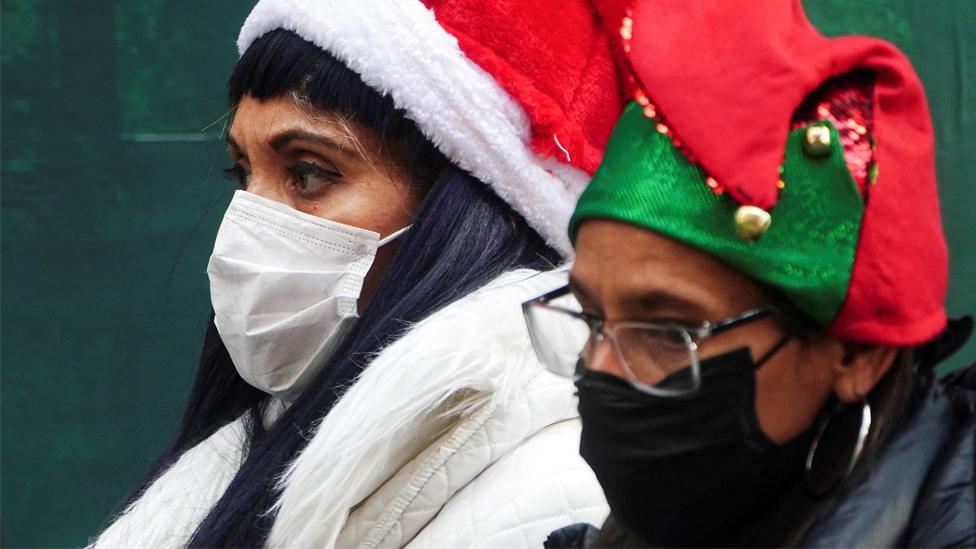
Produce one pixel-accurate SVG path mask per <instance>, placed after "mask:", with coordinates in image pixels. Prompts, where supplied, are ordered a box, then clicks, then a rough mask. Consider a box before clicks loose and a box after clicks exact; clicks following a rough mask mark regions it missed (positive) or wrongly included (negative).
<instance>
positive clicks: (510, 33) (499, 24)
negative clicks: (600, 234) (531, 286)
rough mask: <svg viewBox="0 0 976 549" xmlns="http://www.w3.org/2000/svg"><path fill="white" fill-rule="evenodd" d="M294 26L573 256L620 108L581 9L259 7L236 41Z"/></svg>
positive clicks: (294, 1)
mask: <svg viewBox="0 0 976 549" xmlns="http://www.w3.org/2000/svg"><path fill="white" fill-rule="evenodd" d="M275 29H285V30H289V31H292V32H294V33H296V34H297V35H298V36H300V37H302V38H304V39H305V40H308V41H309V42H312V43H314V44H316V45H317V46H319V47H320V48H322V49H323V50H326V51H328V52H329V53H330V54H332V55H333V56H334V57H336V58H337V59H339V60H340V61H342V62H343V63H345V64H346V65H347V66H348V67H349V68H350V69H352V70H354V71H356V72H357V73H358V74H359V75H360V76H361V77H362V79H363V81H364V82H365V83H366V84H367V85H368V86H370V87H372V88H373V89H375V90H377V91H379V92H381V93H384V94H388V95H389V96H390V97H392V99H393V101H394V103H395V105H396V106H397V107H398V108H401V109H403V110H405V111H406V113H407V116H408V118H410V119H411V120H413V121H414V122H415V123H416V124H417V126H418V127H419V128H420V130H421V131H422V132H423V133H424V134H425V135H426V136H427V137H428V138H429V139H430V140H431V141H432V142H433V143H434V144H435V145H437V147H438V148H439V149H440V150H441V151H442V152H443V153H444V154H446V155H447V156H448V157H449V158H450V159H451V160H452V161H453V162H454V163H455V164H457V165H458V166H459V167H461V168H462V169H464V170H466V171H468V172H469V173H471V174H472V175H474V176H475V177H477V178H478V179H480V180H481V181H483V182H485V183H487V184H488V185H489V186H490V187H491V188H492V189H493V190H494V192H495V193H496V194H497V195H498V196H499V197H501V198H502V199H503V200H505V201H506V202H508V203H509V204H510V205H511V206H512V207H513V208H514V209H515V211H517V212H519V213H520V214H521V215H522V216H524V217H525V219H526V220H527V221H528V223H529V225H530V226H532V227H533V228H534V229H535V230H537V231H538V232H539V233H540V234H541V235H542V236H543V238H544V239H545V240H546V241H547V242H548V243H549V245H551V246H552V247H554V248H555V249H557V250H559V251H560V252H562V253H563V254H564V255H569V254H571V251H572V248H571V246H570V244H569V241H568V239H567V238H566V234H565V227H566V224H567V222H568V220H569V215H570V213H571V212H572V210H573V206H574V205H575V203H576V198H577V197H578V196H579V193H580V192H582V190H583V188H584V187H585V186H586V183H587V182H588V181H589V176H590V174H592V173H593V171H595V170H596V167H597V166H598V164H599V162H600V159H601V157H602V152H603V147H604V145H605V143H606V139H607V137H608V136H609V135H610V131H611V129H612V128H613V124H614V122H615V121H616V118H617V116H618V115H619V113H620V109H621V102H620V95H619V92H618V85H617V79H616V77H615V73H614V67H613V60H612V59H613V57H612V54H611V52H610V46H609V43H608V40H607V37H606V34H605V33H604V32H602V30H601V27H600V25H599V22H598V21H597V16H596V13H595V12H594V10H593V8H592V7H591V6H590V4H589V3H588V2H587V1H585V0H573V1H567V0H542V1H534V2H519V1H514V0H513V1H501V2H482V1H479V0H460V1H447V0H424V1H423V2H421V1H418V0H338V1H324V0H261V1H260V2H258V4H257V6H255V8H254V10H253V11H252V12H251V14H250V16H248V18H247V20H246V21H245V22H244V26H243V28H242V29H241V33H240V37H239V38H238V42H237V45H238V49H239V51H240V52H241V54H242V55H243V53H244V51H245V50H247V48H248V46H250V45H251V44H252V43H253V42H254V41H255V40H256V39H258V38H259V37H261V36H262V35H264V34H266V33H268V32H270V31H272V30H275Z"/></svg>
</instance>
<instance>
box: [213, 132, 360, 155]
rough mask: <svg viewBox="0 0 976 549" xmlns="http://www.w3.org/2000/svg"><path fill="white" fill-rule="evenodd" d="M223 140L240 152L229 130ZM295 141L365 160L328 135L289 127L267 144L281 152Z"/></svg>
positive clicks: (356, 152) (229, 146)
mask: <svg viewBox="0 0 976 549" xmlns="http://www.w3.org/2000/svg"><path fill="white" fill-rule="evenodd" d="M225 140H226V142H227V147H228V148H230V149H232V150H234V151H236V152H238V153H241V152H242V149H241V147H240V145H238V144H237V141H235V140H234V138H233V137H232V136H231V135H230V132H228V133H227V135H226V137H225ZM295 141H305V142H309V143H314V144H316V145H320V146H323V147H328V148H330V149H332V150H334V151H336V152H338V153H339V154H342V155H344V156H347V157H352V158H355V159H358V160H365V159H364V158H363V157H362V155H361V154H359V152H358V151H356V150H354V149H350V148H348V147H345V146H343V144H342V143H340V142H338V141H336V140H335V139H332V138H331V137H329V136H326V135H323V134H320V133H313V132H310V131H307V130H301V129H290V130H285V131H282V132H279V133H278V134H276V135H275V136H274V137H272V138H271V141H269V143H268V144H269V145H270V146H271V148H272V149H273V150H274V151H275V152H281V149H283V148H285V147H287V146H288V145H290V144H291V143H293V142H295Z"/></svg>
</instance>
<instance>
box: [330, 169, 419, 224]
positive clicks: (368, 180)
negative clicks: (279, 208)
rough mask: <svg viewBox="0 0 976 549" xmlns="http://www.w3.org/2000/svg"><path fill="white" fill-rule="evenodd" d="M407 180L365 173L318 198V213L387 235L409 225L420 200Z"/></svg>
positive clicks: (340, 221)
mask: <svg viewBox="0 0 976 549" xmlns="http://www.w3.org/2000/svg"><path fill="white" fill-rule="evenodd" d="M414 194H415V193H414V192H413V191H412V189H411V188H410V186H409V184H408V183H407V182H406V181H405V180H400V179H391V178H386V177H381V176H378V175H376V174H368V175H366V174H364V175H362V176H360V177H356V178H350V179H349V180H348V181H344V182H342V183H339V184H338V185H336V186H335V187H334V188H333V189H332V190H331V192H329V193H328V194H327V195H325V196H323V197H322V198H321V199H319V200H317V201H315V204H314V205H311V207H312V208H314V215H318V216H320V217H324V218H327V219H331V220H334V221H338V222H339V223H344V224H347V225H352V226H354V227H361V228H363V229H369V230H371V231H375V232H378V233H380V234H381V235H383V236H386V235H388V234H389V233H391V232H393V231H396V230H398V229H400V228H402V227H404V226H406V225H408V224H410V220H411V219H412V218H413V215H414V214H415V213H416V210H417V207H418V203H419V201H418V200H417V199H416V198H415V197H414Z"/></svg>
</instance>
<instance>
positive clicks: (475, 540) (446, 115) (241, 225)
mask: <svg viewBox="0 0 976 549" xmlns="http://www.w3.org/2000/svg"><path fill="white" fill-rule="evenodd" d="M557 8H558V9H557ZM556 37H559V38H560V39H562V40H566V41H567V43H565V44H563V45H562V46H561V47H560V48H559V49H558V50H557V49H555V48H553V47H551V46H550V44H553V43H555V42H554V40H555V38H556ZM238 45H239V48H240V51H241V53H242V56H241V58H240V60H239V62H238V64H237V66H236V67H235V69H234V72H233V74H232V75H231V78H230V85H229V89H230V102H231V104H232V105H235V106H236V114H235V117H234V120H233V124H232V125H231V127H230V129H229V131H228V135H227V142H228V150H229V153H230V156H231V161H232V163H233V166H232V167H231V168H229V169H228V171H227V173H228V175H229V176H230V177H231V178H232V179H233V180H234V181H235V182H237V183H238V184H239V185H240V190H238V191H237V192H236V193H235V195H234V198H233V200H232V201H231V205H230V207H229V208H228V211H227V214H226V215H225V218H224V222H223V224H222V225H221V228H220V231H219V233H218V236H217V241H216V243H215V247H214V253H213V255H212V257H211V260H210V265H209V268H208V273H209V276H210V282H211V295H212V299H213V305H214V317H213V322H212V323H211V325H210V328H209V330H208V333H207V337H206V341H205V346H204V350H203V355H202V358H201V363H200V369H199V372H198V375H197V379H196V383H195V386H194V389H193V393H192V395H191V397H190V402H189V404H188V407H187V410H186V412H185V415H184V419H183V425H182V428H181V430H180V433H179V434H178V436H177V439H176V441H175V442H174V443H173V444H172V445H171V447H170V448H169V449H168V450H167V451H166V453H165V454H164V455H163V456H162V458H161V460H160V461H159V463H158V464H157V465H156V467H155V468H154V469H153V470H152V471H151V472H150V473H149V475H147V477H146V479H145V480H144V481H143V482H142V483H141V484H140V485H139V486H138V487H137V488H136V489H135V490H134V492H133V494H132V495H131V496H130V498H129V500H128V504H127V506H126V509H125V510H124V512H123V513H122V514H121V516H120V517H119V518H118V519H117V520H116V521H115V523H114V524H112V525H111V526H110V527H108V528H107V529H106V530H105V531H104V532H103V533H102V534H101V535H100V537H99V538H98V539H97V540H96V541H95V542H94V545H95V546H96V547H117V546H124V547H132V546H146V547H168V546H184V545H189V546H194V547H224V546H232V547H251V546H261V545H266V544H267V545H273V546H297V547H313V546H314V547H332V546H341V547H350V546H356V547H375V546H382V547H392V546H405V545H411V546H416V547H426V546H457V545H463V546H501V545H504V546H507V547H522V546H524V547H529V546H537V545H538V544H540V543H541V542H542V540H543V539H544V538H545V536H546V534H547V533H548V531H550V530H552V529H553V528H555V527H556V526H558V525H559V524H561V523H562V524H565V523H566V522H567V519H572V520H571V521H574V520H594V519H596V520H599V519H600V518H602V516H604V515H605V513H606V508H605V502H604V500H603V498H602V495H601V494H600V490H599V487H598V485H597V484H596V482H595V479H594V478H593V477H592V473H591V472H590V471H589V470H587V468H586V467H585V464H583V463H582V462H581V461H580V460H579V459H578V456H574V453H575V451H574V449H575V446H576V445H577V441H578V438H577V437H578V429H579V427H578V420H577V419H576V412H575V409H574V405H573V391H572V386H571V385H569V384H567V383H566V382H564V381H562V380H559V379H558V378H555V377H552V376H550V375H549V374H548V373H546V372H545V369H544V368H543V367H542V365H541V364H539V363H538V362H537V361H536V360H535V357H534V354H533V353H532V350H531V345H530V342H529V340H528V337H527V334H526V333H525V330H524V326H523V325H522V323H521V322H520V321H519V316H518V315H519V314H520V312H519V308H518V304H519V303H521V301H524V299H526V298H528V297H530V296H531V295H534V294H535V293H537V292H539V291H542V290H544V289H545V288H547V287H549V288H551V287H554V286H555V285H557V284H558V282H557V281H558V279H559V274H558V273H548V274H541V275H540V274H539V272H540V271H545V270H549V269H551V268H552V267H553V266H554V265H556V264H558V263H559V262H561V261H562V254H564V253H566V251H567V250H568V249H569V245H568V241H565V240H564V237H563V236H562V235H561V234H560V233H561V232H562V231H561V230H560V229H559V228H558V227H559V224H560V223H564V222H565V220H566V219H568V216H569V213H570V212H571V204H572V203H573V201H574V200H575V196H576V194H578V191H579V190H581V189H582V187H583V185H585V182H586V180H587V179H588V175H587V170H589V171H592V170H593V169H594V168H595V167H596V164H597V163H598V162H599V158H600V156H601V152H602V146H603V143H604V141H605V139H606V137H607V136H608V135H609V131H610V128H611V126H612V123H613V120H614V118H615V117H616V116H617V114H618V112H617V111H618V109H619V92H618V91H617V88H616V85H615V82H616V78H615V75H614V69H613V63H612V59H611V53H610V51H609V46H608V44H607V42H606V38H605V37H604V35H603V34H602V33H601V32H600V30H599V28H598V27H597V24H596V17H595V15H594V14H593V12H592V10H591V8H590V7H589V6H588V5H587V4H586V3H585V2H569V3H567V2H544V3H536V4H534V5H533V7H532V8H531V9H528V8H518V7H516V6H495V5H482V4H481V3H479V2H467V3H465V2H429V3H427V5H423V4H420V3H419V2H402V1H398V2H386V1H383V0H357V1H356V2H329V3H325V2H312V1H307V2H296V1H294V0H264V1H262V2H260V3H259V4H258V5H257V6H256V7H255V8H254V10H253V12H252V13H251V15H250V16H249V17H248V19H247V21H246V22H245V24H244V27H243V29H242V31H241V35H240V39H239V43H238ZM564 276H565V274H563V277H564ZM553 465H555V466H557V469H556V470H552V469H550V468H551V467H552V466H553ZM553 493H562V494H565V499H564V500H563V501H561V502H559V503H553V501H552V499H551V496H552V494H553Z"/></svg>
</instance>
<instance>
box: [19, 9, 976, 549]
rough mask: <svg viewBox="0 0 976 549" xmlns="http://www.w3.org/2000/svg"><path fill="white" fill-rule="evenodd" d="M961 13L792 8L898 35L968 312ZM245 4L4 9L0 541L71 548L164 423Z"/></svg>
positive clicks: (212, 207)
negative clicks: (918, 92)
mask: <svg viewBox="0 0 976 549" xmlns="http://www.w3.org/2000/svg"><path fill="white" fill-rule="evenodd" d="M974 6H976V3H974V2H972V1H971V0H940V1H936V0H924V1H923V0H917V1H907V0H903V1H898V0H853V1H852V0H830V1H810V2H808V10H809V11H810V16H811V18H812V19H813V20H814V22H815V23H816V24H818V25H819V26H820V27H821V28H822V29H823V30H825V31H826V32H828V33H830V34H839V33H851V32H860V33H866V34H873V35H876V36H881V37H884V38H887V39H889V40H892V41H894V42H896V43H898V44H899V45H900V46H901V47H902V48H903V49H904V50H905V51H906V52H907V53H908V54H909V55H910V56H911V57H912V59H913V61H914V62H915V63H916V66H917V68H918V71H919V73H920V74H921V77H922V79H923V80H924V81H925V83H926V88H927V90H928V94H929V100H930V104H931V108H932V114H933V117H934V118H935V122H936V130H937V140H938V144H939V157H938V164H939V173H940V179H941V185H942V187H941V192H942V197H943V208H944V212H945V227H946V231H947V235H948V238H949V245H950V249H951V252H952V254H953V255H952V279H951V282H950V291H949V309H950V312H951V313H954V314H960V313H964V312H972V311H973V310H976V288H974V287H973V281H974V280H976V238H974V234H976V221H974V217H973V209H974V206H976V200H974V198H973V191H972V190H971V189H972V181H971V180H970V179H968V178H966V177H965V176H966V172H965V169H966V165H965V164H964V162H966V161H967V160H969V161H972V159H974V158H976V137H974V135H976V66H974V63H973V57H974V56H976V13H974V12H976V8H974ZM249 9H250V2H242V1H240V0H236V1H232V0H205V1H192V2H191V1H187V0H185V1H174V0H171V1H162V0H130V1H128V2H119V1H111V0H98V1H91V2H89V1H82V0H34V1H29V0H19V1H17V0H4V1H3V5H2V19H0V22H2V29H0V37H2V47H0V52H2V74H0V79H2V80H0V86H2V111H0V122H2V150H0V155H2V162H0V168H2V171H0V178H2V181H0V184H2V197H0V202H2V218H0V236H2V260H0V261H2V298H0V299H2V342H0V352H2V357H0V360H2V372H0V373H2V379H0V383H2V386H0V389H2V395H0V396H2V502H0V504H2V513H3V514H2V519H3V522H2V536H3V544H4V545H5V546H70V545H81V544H84V543H85V542H86V540H87V539H88V536H89V535H91V534H93V533H95V532H96V531H97V530H98V528H99V525H100V524H101V523H102V521H103V520H104V519H105V517H106V516H107V514H108V513H109V511H110V510H111V509H112V508H113V506H115V505H116V504H117V502H118V501H119V499H120V498H121V497H122V496H123V494H124V493H125V492H126V490H127V489H128V488H129V486H130V485H131V484H132V483H133V482H134V481H135V479H136V478H137V477H138V476H139V475H140V473H141V472H142V471H144V470H145V468H146V467H147V466H148V465H149V463H150V462H151V460H152V459H153V457H154V456H155V455H156V454H157V453H158V452H159V451H160V450H161V449H162V448H163V446H164V445H165V444H166V442H167V440H168V439H169V437H170V436H171V435H172V433H173V429H174V427H175V425H176V421H177V419H178V416H179V413H180V410H181V408H182V405H183V402H184V399H185V398H186V394H187V391H188V389H189V387H190V383H191V380H192V376H193V371H194V369H195V363H196V356H197V352H198V348H199V346H200V343H201V340H202V333H203V328H204V324H205V318H206V314H207V311H208V308H209V304H208V303H209V298H208V294H207V288H206V273H205V267H206V261H207V257H208V254H209V251H210V246H211V243H212V239H213V236H214V234H215V232H216V228H217V225H218V223H219V221H220V216H221V214H222V212H223V209H224V207H225V205H226V203H227V201H228V199H229V196H230V192H231V186H230V184H229V183H227V182H225V181H223V180H222V179H221V177H220V169H221V168H223V167H225V165H226V164H227V160H226V158H225V153H224V152H223V147H222V145H221V143H220V137H221V131H222V127H223V120H224V116H225V114H226V111H227V108H226V105H225V102H224V79H225V77H226V76H227V74H228V73H229V70H230V68H231V66H232V64H233V62H234V60H235V58H236V52H235V48H234V41H235V39H236V36H237V30H238V28H239V26H240V24H241V22H242V21H243V19H244V17H245V16H246V14H247V11H248V10H249ZM974 348H976V347H974V346H973V345H970V346H969V347H968V348H967V350H966V352H965V353H964V357H965V358H968V359H969V360H972V359H973V355H974ZM960 363H961V362H960V359H957V360H956V361H955V362H953V363H952V366H958V365H959V364H960Z"/></svg>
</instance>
